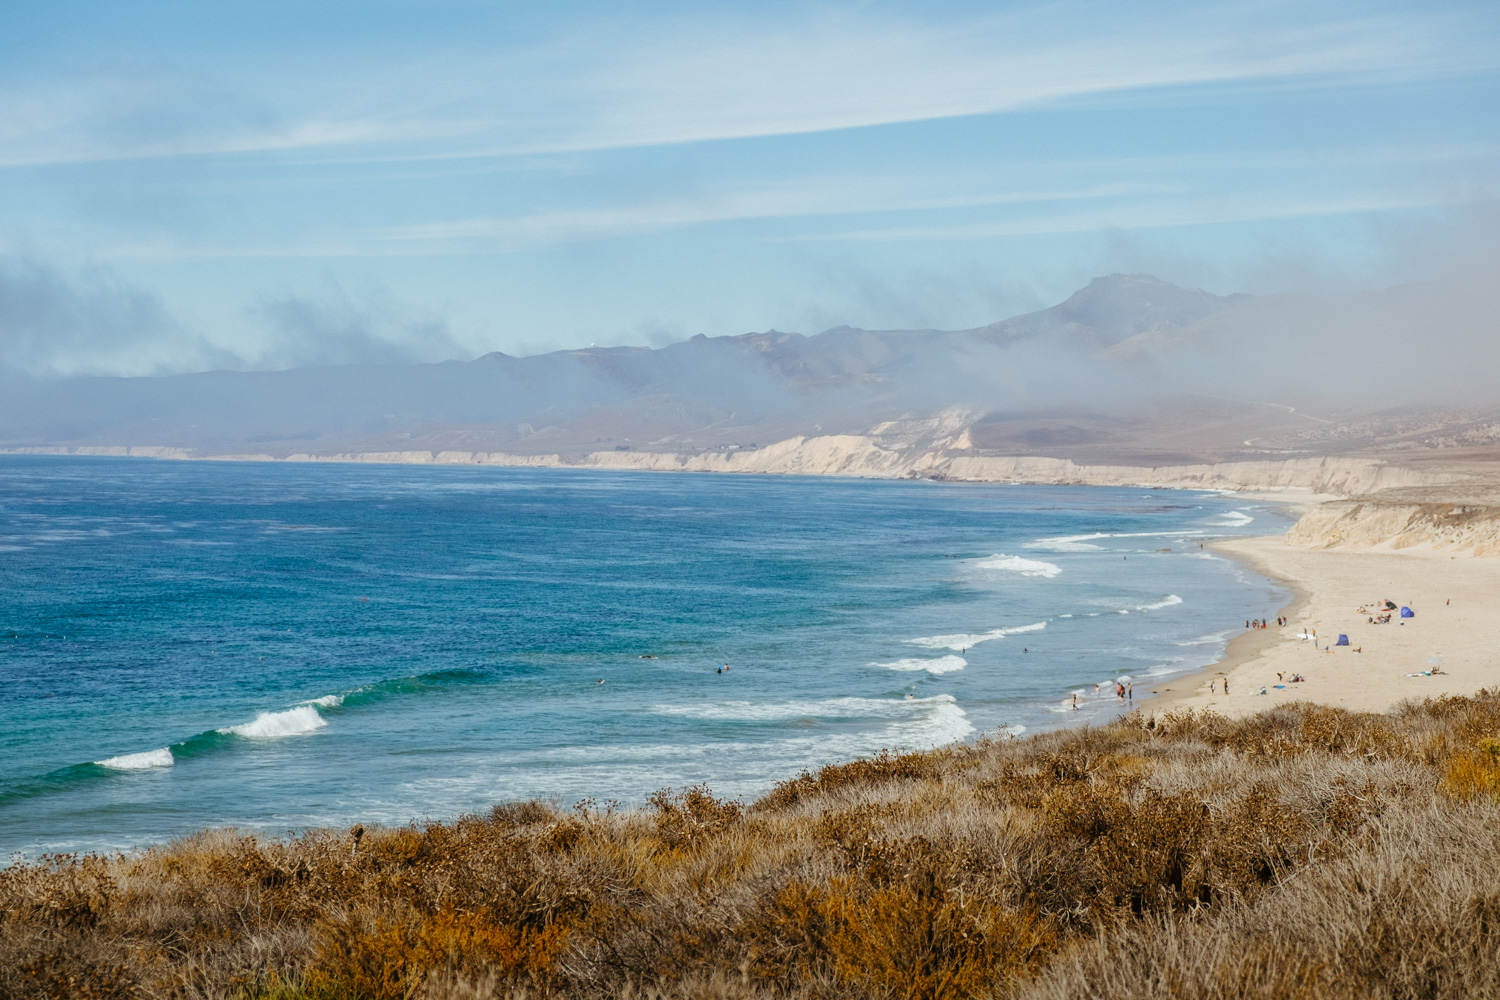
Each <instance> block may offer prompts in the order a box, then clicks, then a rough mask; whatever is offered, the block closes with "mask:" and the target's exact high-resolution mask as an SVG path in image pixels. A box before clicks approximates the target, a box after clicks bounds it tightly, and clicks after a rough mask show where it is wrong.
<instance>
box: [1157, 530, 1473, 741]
mask: <svg viewBox="0 0 1500 1000" xmlns="http://www.w3.org/2000/svg"><path fill="white" fill-rule="evenodd" d="M1214 548H1215V549H1216V550H1217V551H1219V552H1222V553H1224V554H1225V555H1229V556H1232V557H1235V558H1238V559H1242V560H1244V561H1246V562H1247V563H1249V564H1250V565H1252V566H1253V567H1254V568H1255V569H1256V570H1257V571H1258V572H1261V573H1263V574H1265V575H1266V576H1270V577H1273V578H1275V579H1277V580H1280V581H1282V582H1283V583H1284V584H1286V585H1287V586H1288V587H1289V588H1290V589H1291V590H1292V591H1293V594H1294V595H1295V596H1294V599H1293V601H1292V603H1291V604H1290V605H1289V606H1288V607H1287V608H1285V609H1281V610H1279V611H1273V614H1275V613H1280V614H1282V615H1285V616H1286V617H1287V618H1288V619H1289V624H1288V625H1286V626H1282V627H1278V626H1275V625H1272V626H1271V627H1270V628H1266V629H1252V630H1248V631H1246V632H1245V633H1243V634H1242V635H1240V636H1237V637H1235V638H1234V639H1233V640H1231V641H1230V643H1229V646H1228V648H1227V650H1226V653H1225V656H1224V658H1223V659H1221V660H1220V661H1219V662H1218V663H1215V664H1213V665H1211V666H1210V667H1208V668H1206V669H1205V670H1203V671H1200V672H1198V673H1197V674H1192V675H1189V676H1186V677H1179V678H1176V679H1175V680H1172V681H1167V682H1165V683H1163V684H1162V685H1160V686H1159V687H1157V688H1155V689H1154V691H1153V693H1154V694H1156V695H1157V697H1156V698H1153V699H1152V700H1151V701H1150V702H1148V703H1147V707H1148V709H1149V710H1150V711H1153V712H1162V711H1169V710H1177V709H1183V708H1190V709H1200V710H1201V709H1208V710H1211V711H1214V712H1217V713H1220V714H1222V715H1227V716H1243V715H1249V714H1252V713H1254V712H1258V711H1261V710H1263V709H1265V708H1269V707H1271V706H1273V705H1276V704H1279V703H1283V702H1291V701H1313V702H1318V703H1320V704H1325V705H1335V706H1338V707H1340V708H1347V709H1351V710H1357V711H1373V712H1383V711H1388V710H1389V709H1391V708H1393V707H1395V706H1396V705H1398V704H1400V703H1401V702H1402V701H1405V700H1407V699H1409V698H1426V697H1438V696H1442V695H1471V694H1473V693H1475V692H1476V691H1479V690H1481V689H1483V688H1490V689H1494V688H1496V687H1500V655H1497V650H1500V559H1488V558H1479V557H1475V556H1473V555H1470V554H1468V553H1466V552H1457V553H1454V552H1449V551H1443V550H1440V549H1433V548H1432V547H1426V546H1419V547H1412V548H1406V549H1401V550H1391V549H1389V548H1388V547H1387V548H1381V547H1376V548H1371V549H1313V548H1304V547H1300V546H1297V545H1295V544H1293V543H1292V542H1290V541H1288V539H1287V537H1286V536H1282V535H1276V536H1269V537H1261V538H1247V539H1237V540H1233V541H1225V542H1220V543H1217V544H1215V546H1214ZM1386 600H1390V601H1392V602H1395V603H1396V604H1397V605H1398V606H1406V607H1410V608H1411V609H1412V610H1413V612H1414V613H1415V617H1412V618H1406V619H1402V618H1400V617H1399V612H1396V613H1393V614H1392V618H1391V621H1390V623H1389V624H1383V625H1382V624H1374V625H1372V624H1370V623H1369V618H1370V617H1371V616H1372V614H1374V613H1375V610H1376V608H1377V602H1380V606H1383V602H1384V601H1386ZM1361 608H1364V609H1366V611H1364V612H1361V611H1360V610H1359V609H1361ZM1259 613H1262V612H1259V611H1256V612H1253V614H1259ZM1314 633H1315V634H1316V638H1315V639H1309V638H1303V636H1307V635H1309V634H1314ZM1341 633H1342V634H1346V635H1348V636H1349V645H1348V646H1338V645H1336V643H1337V641H1338V637H1339V635H1340V634H1341ZM1434 667H1436V668H1437V669H1438V670H1439V671H1440V672H1439V673H1432V674H1430V675H1428V674H1429V672H1431V671H1433V670H1434ZM1295 674H1300V675H1302V676H1303V677H1305V678H1306V679H1305V680H1304V681H1301V682H1291V681H1290V680H1289V679H1290V678H1291V677H1292V676H1293V675H1295ZM1226 678H1227V679H1228V682H1229V693H1228V695H1227V696H1226V695H1225V694H1224V693H1223V690H1222V683H1223V680H1224V679H1226ZM1211 685H1212V686H1213V687H1214V688H1216V689H1217V690H1210V686H1211Z"/></svg>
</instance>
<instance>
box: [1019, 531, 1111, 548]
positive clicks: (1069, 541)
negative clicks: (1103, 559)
mask: <svg viewBox="0 0 1500 1000" xmlns="http://www.w3.org/2000/svg"><path fill="white" fill-rule="evenodd" d="M1099 537H1103V536H1100V535H1079V536H1075V537H1071V538H1038V539H1037V540H1036V541H1034V542H1027V543H1026V544H1025V545H1024V546H1022V548H1027V549H1040V550H1041V551H1043V552H1101V551H1103V550H1104V546H1102V545H1093V544H1090V543H1089V542H1086V541H1084V540H1083V539H1085V538H1099Z"/></svg>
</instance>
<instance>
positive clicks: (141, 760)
mask: <svg viewBox="0 0 1500 1000" xmlns="http://www.w3.org/2000/svg"><path fill="white" fill-rule="evenodd" d="M94 763H95V764H98V765H99V766H100V767H108V768H112V769H113V770H116V771H149V770H151V769H152V768H155V767H171V766H172V765H173V764H174V763H176V761H174V760H173V759H172V751H171V750H168V749H167V748H166V747H162V748H161V749H160V750H145V751H142V752H141V753H124V754H121V755H120V756H118V757H107V758H105V759H104V760H96V761H94Z"/></svg>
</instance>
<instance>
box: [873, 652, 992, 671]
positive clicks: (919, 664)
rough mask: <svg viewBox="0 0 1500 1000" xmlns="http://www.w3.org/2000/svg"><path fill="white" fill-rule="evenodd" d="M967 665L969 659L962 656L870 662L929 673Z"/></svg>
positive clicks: (874, 665)
mask: <svg viewBox="0 0 1500 1000" xmlns="http://www.w3.org/2000/svg"><path fill="white" fill-rule="evenodd" d="M968 665H969V661H968V660H966V659H964V658H963V657H962V656H954V655H952V654H949V655H947V656H939V657H937V658H936V659H933V660H924V659H922V658H920V657H909V658H907V659H904V660H893V661H891V662H890V663H872V664H870V666H872V667H884V668H885V669H887V670H910V671H916V670H925V671H927V672H928V673H929V674H949V673H952V672H953V671H955V670H962V669H963V668H964V667H967V666H968Z"/></svg>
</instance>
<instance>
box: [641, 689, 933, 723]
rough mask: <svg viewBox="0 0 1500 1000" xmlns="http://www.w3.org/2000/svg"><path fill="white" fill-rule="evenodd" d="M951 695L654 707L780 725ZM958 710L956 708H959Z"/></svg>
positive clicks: (879, 714)
mask: <svg viewBox="0 0 1500 1000" xmlns="http://www.w3.org/2000/svg"><path fill="white" fill-rule="evenodd" d="M953 703H954V698H953V696H952V695H951V694H940V695H935V696H933V697H931V698H904V699H899V700H898V699H895V698H828V699H826V700H824V701H778V702H752V701H721V702H715V703H713V704H708V705H653V706H651V711H653V712H655V713H656V714H658V715H675V716H681V717H683V718H689V719H724V720H728V721H732V722H779V721H786V720H791V719H818V718H822V719H884V718H899V717H901V716H906V715H911V714H912V713H913V712H914V711H924V710H928V709H932V708H936V707H938V706H942V705H953ZM955 707H956V706H955Z"/></svg>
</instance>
